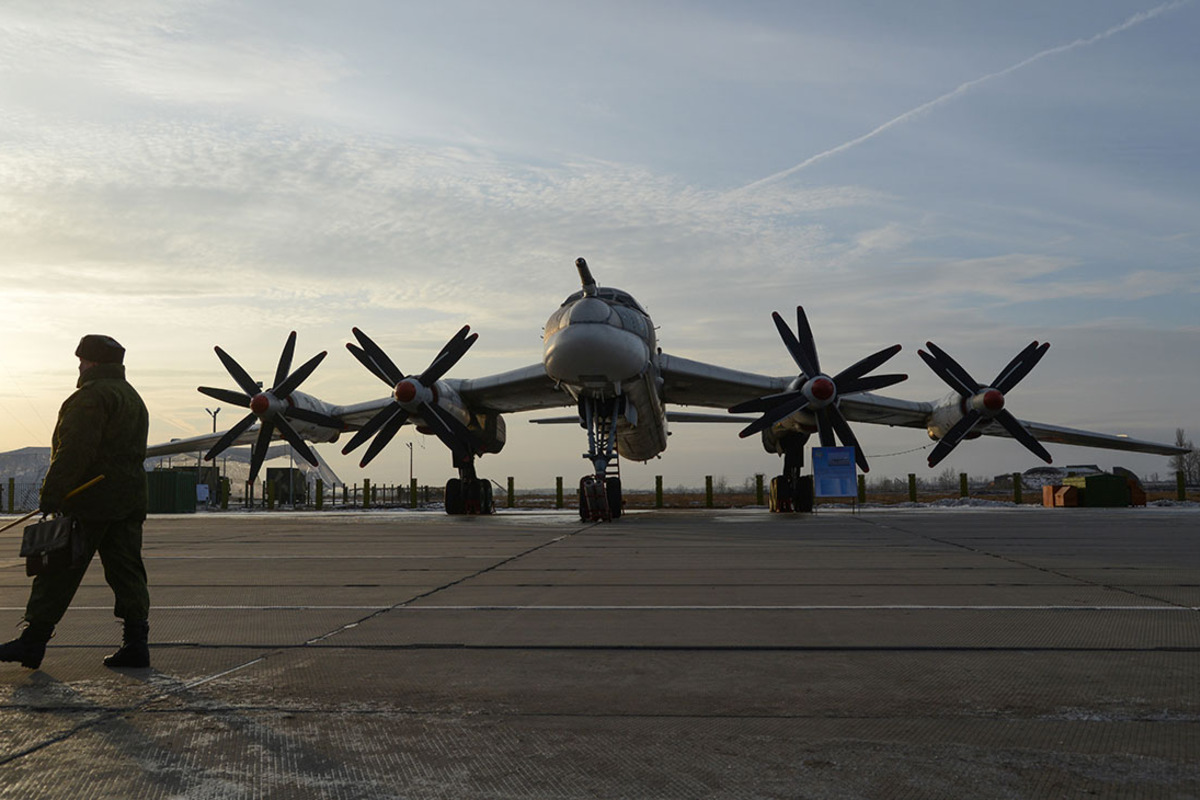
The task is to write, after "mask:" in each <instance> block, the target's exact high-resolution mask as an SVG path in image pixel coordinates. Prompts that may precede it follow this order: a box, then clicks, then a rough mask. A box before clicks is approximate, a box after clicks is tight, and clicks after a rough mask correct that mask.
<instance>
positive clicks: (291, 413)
mask: <svg viewBox="0 0 1200 800" xmlns="http://www.w3.org/2000/svg"><path fill="white" fill-rule="evenodd" d="M283 415H284V416H285V417H287V418H289V419H298V420H302V421H304V422H311V423H312V424H313V425H321V426H323V427H326V428H333V429H334V430H335V431H341V430H345V429H346V426H345V424H344V423H343V422H342V421H341V420H340V419H338V418H337V417H331V416H329V415H328V414H322V413H321V412H319V411H310V410H308V409H307V408H298V407H297V408H288V409H286V410H284V412H283Z"/></svg>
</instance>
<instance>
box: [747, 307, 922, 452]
mask: <svg viewBox="0 0 1200 800" xmlns="http://www.w3.org/2000/svg"><path fill="white" fill-rule="evenodd" d="M771 317H772V318H773V319H774V320H775V327H776V328H777V329H778V330H779V336H780V338H782V339H783V344H784V346H785V347H786V348H787V350H788V352H789V353H790V354H791V356H792V359H793V360H794V361H795V362H796V366H798V367H799V368H800V375H799V376H798V377H797V378H796V382H795V384H794V386H795V388H793V389H790V390H788V391H786V392H780V393H778V394H772V395H767V396H765V397H759V398H757V399H755V400H749V401H747V402H745V403H740V404H738V405H736V406H734V407H733V408H731V409H729V410H730V411H731V412H733V413H735V414H737V413H742V412H746V411H761V412H763V415H762V416H761V417H759V418H758V419H757V420H755V421H754V422H752V423H750V424H749V425H747V426H746V427H745V428H744V429H743V430H742V431H741V433H740V434H739V435H740V436H742V437H746V436H750V435H751V434H754V433H757V432H759V431H762V430H765V429H767V428H769V427H770V426H771V425H774V424H775V423H776V422H779V421H780V420H782V419H784V418H786V417H789V416H791V415H792V414H795V413H796V412H798V411H804V410H806V409H807V410H809V411H811V412H812V414H813V416H814V417H815V418H816V420H817V435H818V436H819V437H820V440H821V446H822V447H832V446H833V445H834V444H835V439H834V437H835V434H836V437H837V439H840V440H841V441H842V444H844V445H846V446H849V447H853V448H854V458H855V461H857V462H858V466H859V468H860V469H862V471H863V472H869V471H870V466H869V465H868V464H867V458H866V456H865V455H863V452H862V448H861V447H859V444H858V440H857V439H856V438H855V437H854V432H853V431H852V430H850V425H849V423H847V422H846V418H845V416H843V415H842V412H841V410H840V409H839V408H838V406H837V401H838V398H839V397H845V396H847V395H852V394H857V393H859V392H870V391H875V390H878V389H883V388H885V387H888V386H892V385H893V384H897V383H900V382H901V381H903V380H906V379H907V378H908V376H907V375H901V374H892V375H867V373H868V372H870V371H871V370H873V369H875V368H876V367H879V366H881V365H882V364H883V363H884V362H886V361H887V360H888V359H890V358H891V357H892V356H894V355H896V353H898V352H900V345H898V344H896V345H892V346H891V347H886V348H884V349H883V350H880V351H879V352H878V353H873V354H872V355H869V356H867V357H866V358H864V359H862V360H860V361H858V362H857V363H855V364H853V365H852V366H850V367H847V368H846V369H844V370H842V371H841V372H839V373H838V374H837V375H835V376H833V377H830V376H828V375H826V374H825V373H823V372H822V371H821V362H820V359H819V358H818V357H817V346H816V343H815V342H814V340H813V335H812V329H811V328H810V327H809V324H808V317H807V316H806V315H805V313H804V308H803V307H802V306H796V333H792V329H791V328H789V327H788V324H787V323H786V322H784V320H783V317H781V316H779V314H778V313H772V314H771Z"/></svg>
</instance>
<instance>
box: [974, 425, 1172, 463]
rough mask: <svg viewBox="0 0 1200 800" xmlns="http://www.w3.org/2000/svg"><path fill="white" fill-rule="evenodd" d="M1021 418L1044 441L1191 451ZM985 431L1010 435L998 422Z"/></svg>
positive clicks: (1150, 450) (1139, 450)
mask: <svg viewBox="0 0 1200 800" xmlns="http://www.w3.org/2000/svg"><path fill="white" fill-rule="evenodd" d="M1018 422H1020V423H1021V424H1022V425H1024V426H1025V429H1026V430H1027V431H1029V432H1030V433H1031V434H1033V438H1035V439H1037V440H1038V441H1042V442H1054V443H1057V444H1073V445H1077V446H1079V447H1101V448H1103V449H1105V450H1126V451H1129V452H1132V453H1153V454H1154V455H1160V456H1176V455H1181V454H1183V453H1187V452H1189V451H1188V450H1186V449H1184V448H1180V447H1176V446H1175V445H1171V444H1160V443H1158V442H1148V441H1145V440H1143V439H1131V438H1129V437H1128V436H1113V435H1111V434H1107V433H1096V432H1094V431H1085V430H1080V429H1078V428H1064V427H1062V426H1060V425H1047V424H1045V423H1042V422H1030V421H1028V420H1024V419H1022V420H1018ZM982 432H983V435H984V436H1009V433H1008V431H1006V430H1004V428H1002V427H1001V426H999V425H997V424H995V423H993V424H991V425H988V426H987V427H986V428H983V429H982ZM1009 438H1011V437H1009Z"/></svg>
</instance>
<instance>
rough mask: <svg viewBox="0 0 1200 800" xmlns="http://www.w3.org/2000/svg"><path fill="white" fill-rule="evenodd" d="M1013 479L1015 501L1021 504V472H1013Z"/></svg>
mask: <svg viewBox="0 0 1200 800" xmlns="http://www.w3.org/2000/svg"><path fill="white" fill-rule="evenodd" d="M1012 479H1013V502H1014V503H1016V504H1017V505H1021V473H1019V472H1014V473H1013V474H1012Z"/></svg>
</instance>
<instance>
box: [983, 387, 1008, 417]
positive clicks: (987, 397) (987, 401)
mask: <svg viewBox="0 0 1200 800" xmlns="http://www.w3.org/2000/svg"><path fill="white" fill-rule="evenodd" d="M983 407H984V408H986V409H987V410H988V411H992V412H996V411H1000V410H1001V409H1003V408H1004V393H1003V392H1001V391H1000V390H999V389H988V390H987V391H986V392H984V393H983Z"/></svg>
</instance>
